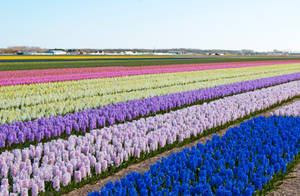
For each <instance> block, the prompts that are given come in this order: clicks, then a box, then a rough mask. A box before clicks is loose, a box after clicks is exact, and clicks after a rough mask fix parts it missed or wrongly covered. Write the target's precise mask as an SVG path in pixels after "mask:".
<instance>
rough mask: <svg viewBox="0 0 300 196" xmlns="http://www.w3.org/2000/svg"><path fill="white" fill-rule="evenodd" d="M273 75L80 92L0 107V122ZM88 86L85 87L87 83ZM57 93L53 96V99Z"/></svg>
mask: <svg viewBox="0 0 300 196" xmlns="http://www.w3.org/2000/svg"><path fill="white" fill-rule="evenodd" d="M286 73H289V71H288V72H284V71H282V72H280V73H276V74H277V75H279V74H286ZM270 76H274V72H271V73H264V74H258V75H255V74H254V75H246V76H242V77H234V78H223V79H219V80H211V81H204V82H199V83H189V84H186V85H180V86H169V87H163V88H155V89H145V90H140V91H131V92H123V93H117V94H106V95H98V96H92V97H90V96H86V97H85V96H83V97H81V98H78V99H66V100H62V101H56V102H50V103H45V104H37V105H32V106H27V107H21V108H9V109H3V110H0V123H1V124H3V123H12V122H17V121H27V120H32V119H37V118H43V117H49V116H58V115H65V114H67V113H70V112H78V111H82V110H85V109H90V108H97V107H100V106H104V105H108V104H113V103H118V102H124V101H129V100H133V99H142V98H146V97H154V96H159V95H164V94H170V93H177V92H183V91H190V90H195V89H201V88H208V87H212V86H218V85H223V84H230V83H235V82H240V81H247V80H253V79H257V78H263V77H270ZM86 88H88V87H86ZM58 96H59V95H55V96H53V99H55V98H56V97H58Z"/></svg>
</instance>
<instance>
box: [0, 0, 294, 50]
mask: <svg viewBox="0 0 300 196" xmlns="http://www.w3.org/2000/svg"><path fill="white" fill-rule="evenodd" d="M299 8H300V1H299V0H284V1H283V0H248V1H247V0H226V1H225V0H214V1H213V0H185V1H183V0H84V1H83V0H48V1H47V0H43V1H42V0H0V25H1V26H0V48H5V47H9V46H39V47H41V48H150V49H157V48H197V49H233V50H236V49H252V50H256V51H270V50H273V49H279V50H289V51H300V11H299Z"/></svg>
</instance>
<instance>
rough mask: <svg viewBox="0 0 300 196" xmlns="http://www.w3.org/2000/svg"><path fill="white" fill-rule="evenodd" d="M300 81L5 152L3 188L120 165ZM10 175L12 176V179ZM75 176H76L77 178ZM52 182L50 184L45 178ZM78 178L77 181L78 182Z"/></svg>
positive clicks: (61, 180)
mask: <svg viewBox="0 0 300 196" xmlns="http://www.w3.org/2000/svg"><path fill="white" fill-rule="evenodd" d="M299 92H300V86H299V81H296V82H290V83H287V84H282V85H278V86H274V87H269V88H264V89H261V90H256V91H253V92H247V93H243V94H240V95H234V96H230V97H226V98H223V99H219V100H216V101H212V102H210V103H208V104H207V103H205V104H202V105H196V106H192V107H188V108H184V109H181V110H177V111H174V112H170V113H167V114H163V115H156V116H154V117H149V118H146V119H140V120H138V121H133V122H127V123H124V124H119V125H114V126H111V127H106V128H103V129H100V130H93V131H91V133H87V134H86V135H85V136H76V135H73V136H70V137H69V138H68V140H62V139H57V140H53V141H51V142H47V143H40V144H38V145H37V146H30V147H29V148H25V149H15V150H12V151H5V152H3V153H1V155H0V168H1V173H0V178H1V179H2V182H1V187H0V191H2V193H3V194H8V192H9V190H11V191H12V192H14V193H15V194H18V193H21V195H26V193H28V190H31V193H32V195H37V194H38V193H39V192H45V191H52V190H53V189H54V190H55V191H59V190H60V189H61V187H63V186H67V185H69V184H70V183H72V181H73V182H74V181H75V182H76V183H79V182H80V181H82V180H84V179H86V178H88V177H90V176H93V175H99V174H101V173H102V172H104V171H106V169H107V168H108V167H110V166H112V167H119V166H120V164H122V163H123V162H125V161H127V160H128V159H129V158H130V157H135V158H139V157H140V155H141V153H142V152H143V153H149V152H152V151H155V150H158V148H163V147H165V146H166V145H167V144H173V143H174V142H176V140H177V138H178V139H179V142H182V141H183V140H184V139H187V138H190V137H192V136H193V135H194V136H196V135H198V134H200V133H202V132H204V131H205V130H207V129H211V128H214V127H217V126H219V125H223V124H226V123H227V122H230V121H234V120H236V119H238V118H241V117H244V116H246V115H249V114H251V113H253V112H255V111H259V110H263V109H265V108H268V107H270V106H272V105H274V104H276V103H280V102H281V101H284V100H287V99H289V98H291V97H294V96H296V95H298V94H299ZM9 176H10V178H11V181H9V180H8V179H9ZM73 179H74V180H73ZM46 183H47V184H48V185H50V186H47V187H46V186H45V184H46ZM74 184H75V183H74Z"/></svg>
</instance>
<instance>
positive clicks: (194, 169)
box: [88, 116, 300, 196]
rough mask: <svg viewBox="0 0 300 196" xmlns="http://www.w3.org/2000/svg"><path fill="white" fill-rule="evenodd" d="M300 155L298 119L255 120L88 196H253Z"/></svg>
mask: <svg viewBox="0 0 300 196" xmlns="http://www.w3.org/2000/svg"><path fill="white" fill-rule="evenodd" d="M299 153H300V118H293V117H287V118H282V117H275V116H273V117H271V118H266V117H257V118H254V119H252V120H249V121H247V122H245V123H242V124H241V125H240V127H234V128H231V129H229V130H228V131H227V133H226V134H225V135H224V136H223V137H222V138H220V137H218V136H214V137H213V138H212V140H211V141H208V142H207V143H206V144H205V145H203V144H201V143H199V144H197V145H196V146H193V147H192V148H191V149H184V150H183V151H182V152H178V153H172V154H171V155H170V156H169V157H168V158H167V159H166V158H162V160H161V161H160V162H157V163H156V164H155V165H152V166H151V167H150V170H149V171H147V172H145V173H144V174H140V173H135V172H133V173H131V174H128V175H127V176H126V177H125V178H122V179H121V181H116V182H115V183H114V184H113V183H112V182H109V183H107V184H106V185H105V188H102V189H101V191H100V192H98V191H95V192H93V193H91V194H88V196H98V195H101V196H106V195H107V196H108V195H132V196H134V195H197V194H201V195H252V194H254V193H255V191H261V190H262V189H263V187H264V185H266V184H267V183H268V182H269V181H270V180H271V179H272V177H274V176H276V174H279V173H280V172H285V171H286V168H287V165H288V164H289V163H290V162H292V161H293V158H294V157H295V156H296V155H297V154H299Z"/></svg>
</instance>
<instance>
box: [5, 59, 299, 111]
mask: <svg viewBox="0 0 300 196" xmlns="http://www.w3.org/2000/svg"><path fill="white" fill-rule="evenodd" d="M297 65H298V64H290V65H276V66H263V67H259V68H257V67H251V68H237V69H221V70H213V71H212V70H208V71H194V72H180V73H169V74H153V75H142V76H131V77H119V78H102V79H93V80H80V81H69V82H58V83H48V84H33V85H18V86H7V87H1V88H0V91H1V92H3V93H4V92H5V96H4V94H2V93H1V94H0V97H1V98H2V100H3V102H7V103H6V105H5V104H2V105H1V108H9V107H11V106H26V105H32V104H38V103H48V102H51V101H58V100H65V99H74V98H77V97H83V96H84V97H86V96H95V95H104V94H111V93H119V92H126V91H133V90H139V89H151V88H161V87H166V86H174V85H184V84H188V83H197V82H203V81H210V80H217V79H220V78H234V77H241V76H247V75H259V74H265V73H274V74H275V75H276V73H277V75H278V72H280V71H285V72H286V73H292V72H293V71H294V72H297V71H299V66H297ZM282 74H284V73H282ZM86 86H88V88H86ZM112 87H114V88H112ZM74 92H76V93H74ZM54 95H56V97H54ZM45 97H46V98H45ZM47 97H48V98H47ZM20 98H23V99H25V98H26V99H28V100H27V101H26V100H22V99H20ZM8 100H10V102H13V101H15V102H16V103H15V104H12V105H10V102H8Z"/></svg>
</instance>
